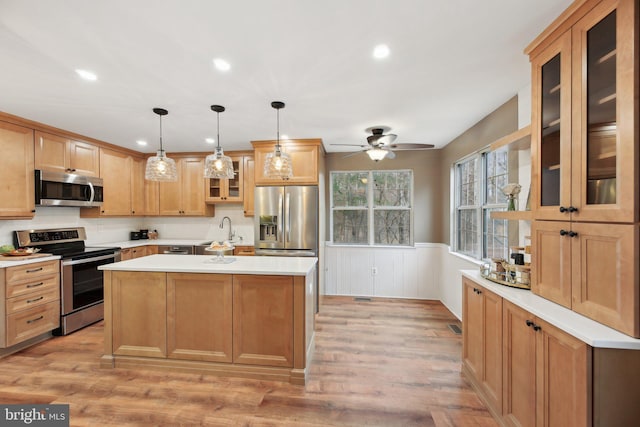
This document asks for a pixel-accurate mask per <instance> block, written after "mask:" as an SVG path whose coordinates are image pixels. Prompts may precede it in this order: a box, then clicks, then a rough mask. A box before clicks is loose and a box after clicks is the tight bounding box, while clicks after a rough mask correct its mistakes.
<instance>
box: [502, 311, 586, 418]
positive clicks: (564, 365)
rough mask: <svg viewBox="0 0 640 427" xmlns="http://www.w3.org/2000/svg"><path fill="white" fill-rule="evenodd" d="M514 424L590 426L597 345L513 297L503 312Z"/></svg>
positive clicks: (507, 392) (507, 402)
mask: <svg viewBox="0 0 640 427" xmlns="http://www.w3.org/2000/svg"><path fill="white" fill-rule="evenodd" d="M503 327H504V329H503V339H504V343H503V355H504V363H503V378H504V386H503V411H502V412H503V419H504V421H505V424H506V425H508V426H563V427H571V426H576V427H578V426H586V425H589V424H588V421H589V422H590V409H591V408H590V403H589V402H590V398H589V395H590V393H589V389H588V385H587V381H588V378H589V377H590V373H591V348H590V347H589V346H588V345H587V344H585V343H584V342H582V341H580V340H578V339H577V338H574V337H572V336H571V335H568V334H566V333H564V332H562V331H561V330H559V329H557V328H555V327H554V326H552V325H550V324H549V323H547V322H544V321H543V320H540V319H538V318H537V317H535V316H532V315H531V314H530V313H528V312H527V311H525V310H523V309H522V308H520V307H517V306H516V305H514V304H511V303H510V302H508V301H504V312H503Z"/></svg>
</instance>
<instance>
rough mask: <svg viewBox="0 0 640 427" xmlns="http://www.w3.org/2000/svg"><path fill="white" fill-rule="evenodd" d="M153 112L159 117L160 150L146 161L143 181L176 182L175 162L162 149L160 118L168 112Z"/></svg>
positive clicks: (157, 109) (157, 110)
mask: <svg viewBox="0 0 640 427" xmlns="http://www.w3.org/2000/svg"><path fill="white" fill-rule="evenodd" d="M153 112H154V113H156V114H157V115H158V116H160V149H159V150H158V153H157V154H156V155H155V156H151V157H149V158H148V159H147V167H146V168H145V170H144V179H146V180H148V181H164V182H172V181H177V180H178V169H177V168H176V162H175V161H174V160H173V159H170V158H169V157H167V155H166V153H165V151H164V149H163V148H162V116H166V115H167V114H169V112H168V111H167V110H165V109H163V108H154V109H153Z"/></svg>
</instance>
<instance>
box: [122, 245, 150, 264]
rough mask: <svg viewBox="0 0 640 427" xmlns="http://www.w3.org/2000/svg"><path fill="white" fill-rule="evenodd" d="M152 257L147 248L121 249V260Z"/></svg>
mask: <svg viewBox="0 0 640 427" xmlns="http://www.w3.org/2000/svg"><path fill="white" fill-rule="evenodd" d="M147 255H151V253H149V251H148V247H147V246H134V247H132V248H123V249H120V259H121V260H122V261H126V260H129V259H135V258H142V257H143V256H147Z"/></svg>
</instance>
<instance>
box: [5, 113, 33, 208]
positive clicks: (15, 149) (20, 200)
mask: <svg viewBox="0 0 640 427" xmlns="http://www.w3.org/2000/svg"><path fill="white" fill-rule="evenodd" d="M0 152H2V164H1V167H0V188H1V189H2V197H1V198H0V218H5V219H8V218H33V215H34V213H35V196H34V174H33V130H31V129H27V128H25V127H22V126H17V125H14V124H11V123H5V122H0Z"/></svg>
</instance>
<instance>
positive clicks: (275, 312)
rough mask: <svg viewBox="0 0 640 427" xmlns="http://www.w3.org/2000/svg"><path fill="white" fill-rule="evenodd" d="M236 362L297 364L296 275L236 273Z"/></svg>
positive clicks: (234, 285) (276, 364)
mask: <svg viewBox="0 0 640 427" xmlns="http://www.w3.org/2000/svg"><path fill="white" fill-rule="evenodd" d="M233 307H234V310H233V362H234V363H241V364H250V365H269V366H286V367H293V278H292V277H291V276H253V275H234V277H233Z"/></svg>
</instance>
